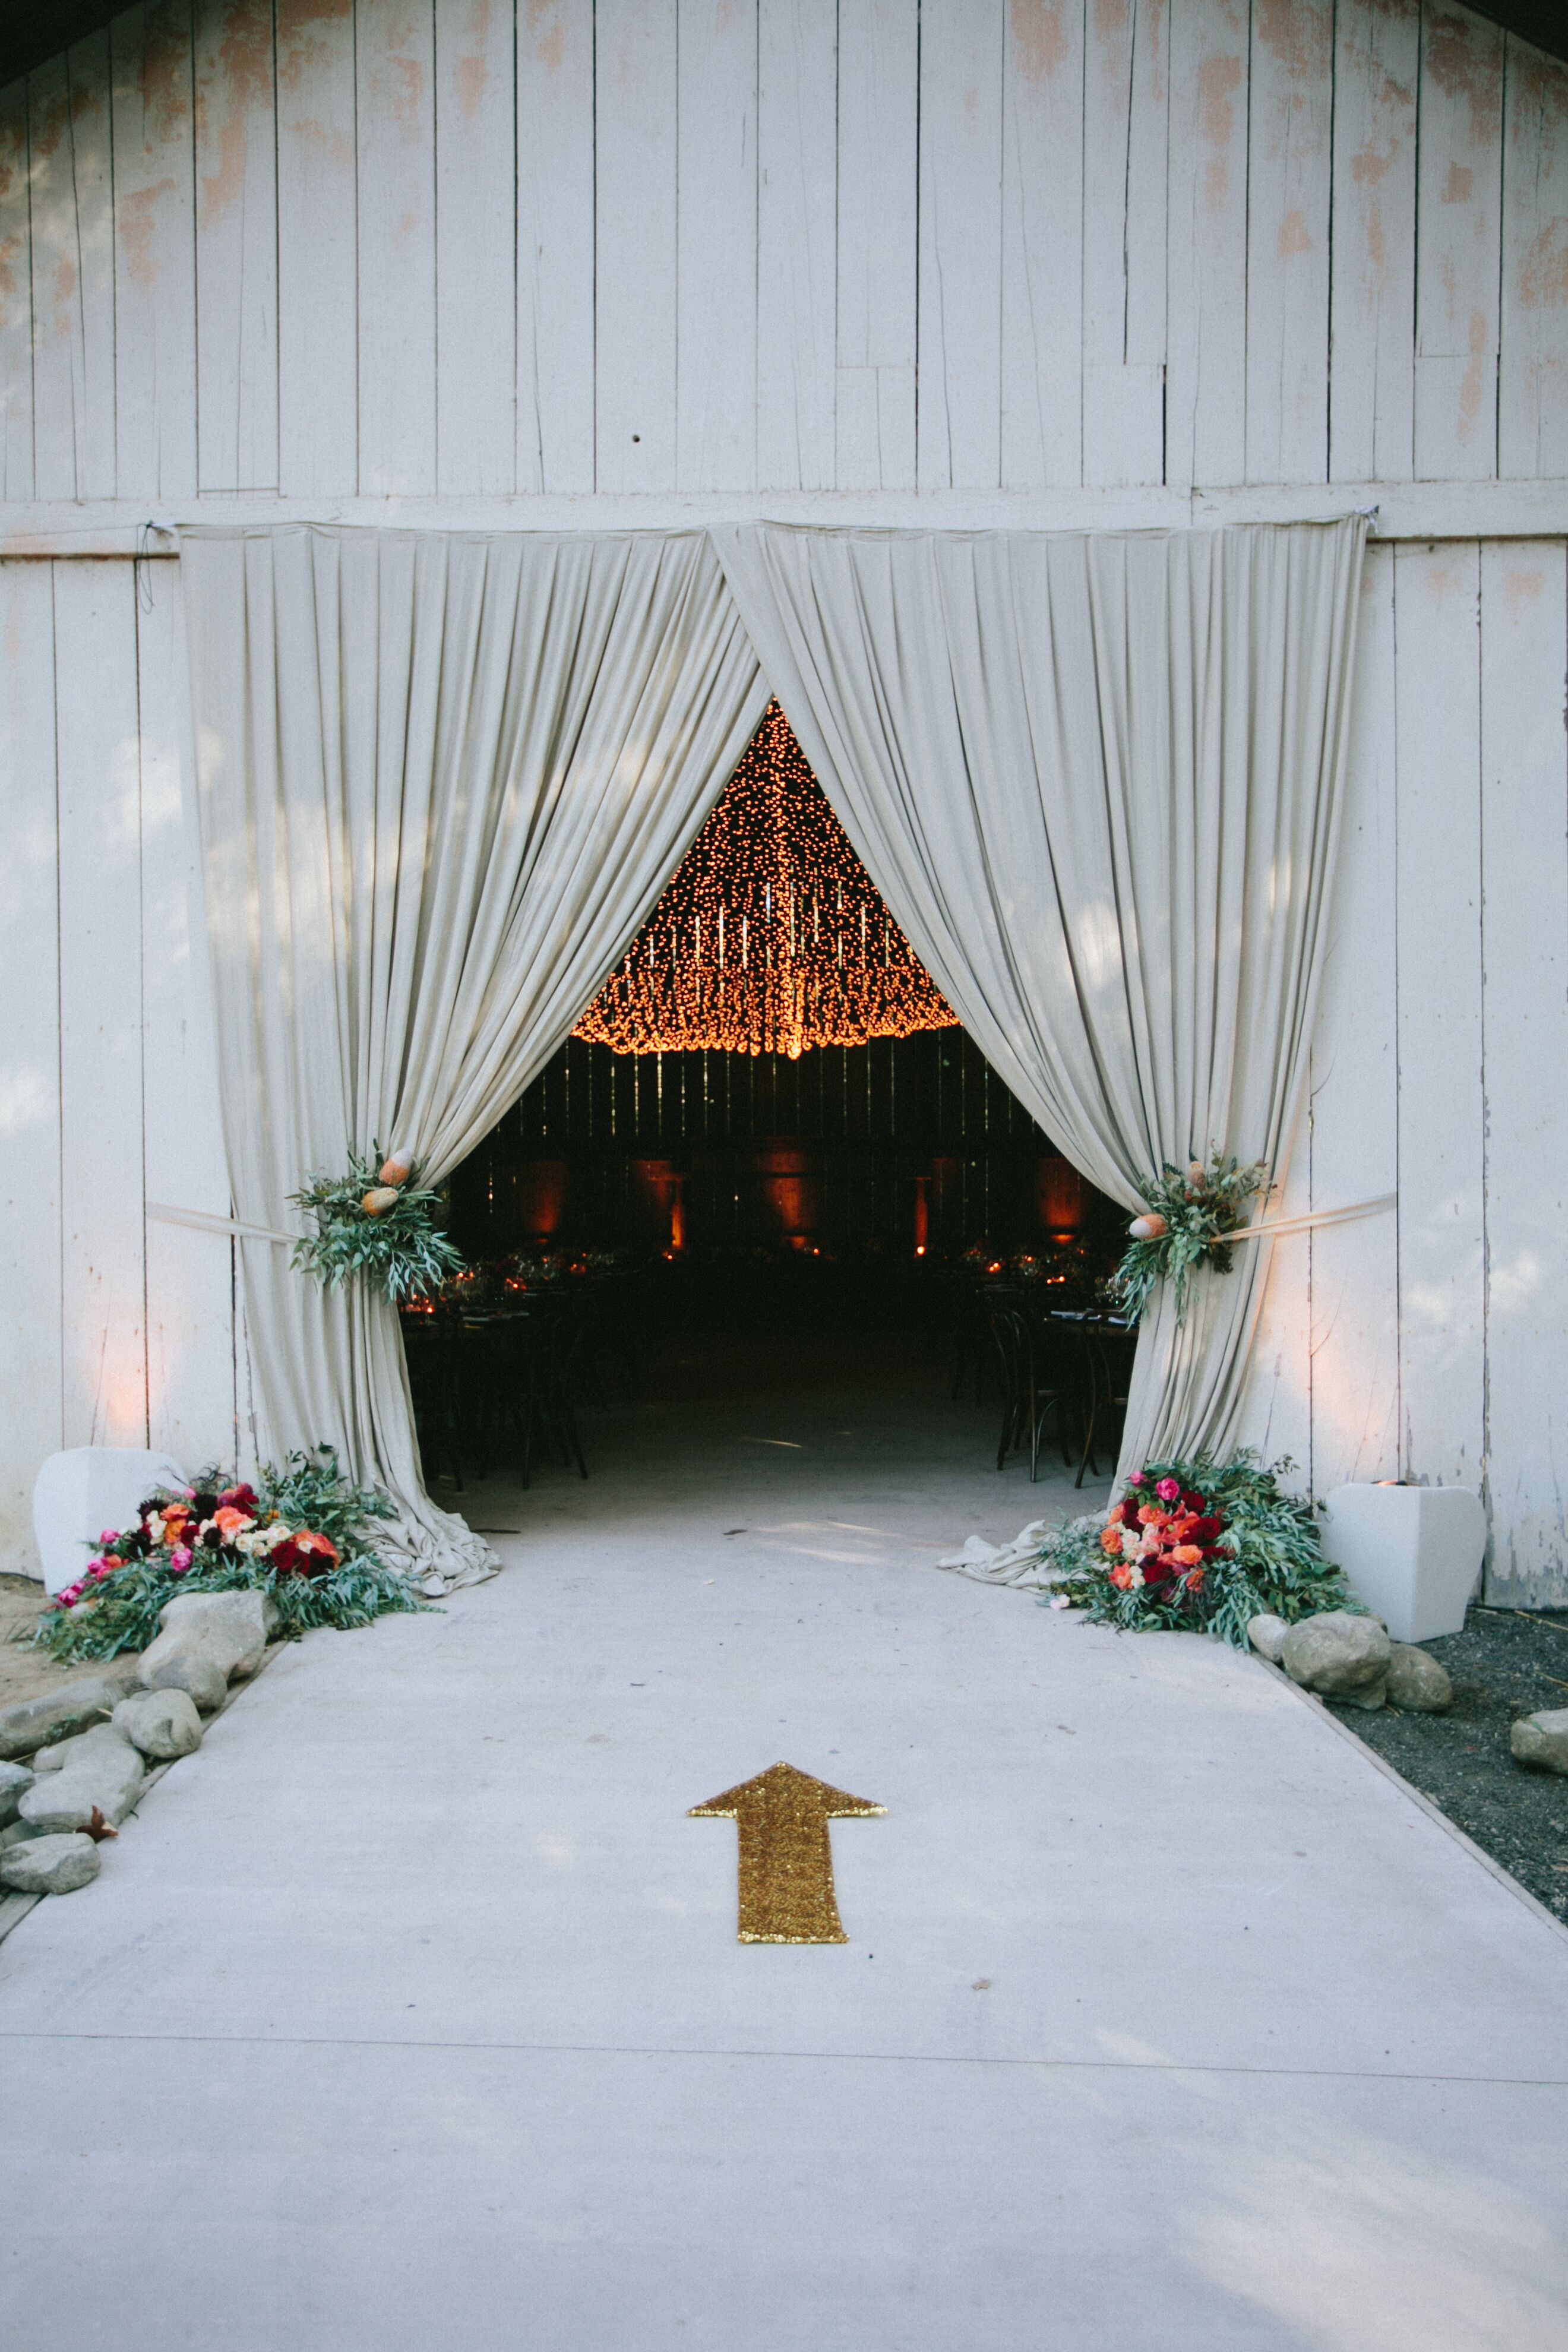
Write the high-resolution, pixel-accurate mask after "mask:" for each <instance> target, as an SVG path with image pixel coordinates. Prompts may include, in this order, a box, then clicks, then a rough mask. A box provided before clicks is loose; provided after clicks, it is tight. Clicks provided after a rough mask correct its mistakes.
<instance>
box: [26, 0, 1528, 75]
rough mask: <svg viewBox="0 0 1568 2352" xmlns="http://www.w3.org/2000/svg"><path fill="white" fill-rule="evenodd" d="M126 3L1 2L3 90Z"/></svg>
mask: <svg viewBox="0 0 1568 2352" xmlns="http://www.w3.org/2000/svg"><path fill="white" fill-rule="evenodd" d="M1467 4H1468V5H1469V6H1470V8H1471V9H1472V10H1473V12H1474V14H1475V15H1477V16H1486V17H1489V18H1490V20H1491V22H1492V23H1493V24H1495V25H1501V26H1504V27H1505V29H1506V30H1507V31H1509V32H1510V33H1517V34H1518V35H1520V37H1521V38H1522V39H1524V40H1527V41H1530V42H1532V43H1533V44H1534V46H1535V47H1537V48H1539V49H1544V50H1545V51H1546V53H1547V55H1548V56H1549V57H1554V58H1565V59H1568V8H1565V7H1564V5H1563V0H1467ZM124 6H125V0H110V5H104V0H0V89H4V88H5V86H6V85H7V84H8V83H11V82H13V81H16V79H18V78H19V77H20V76H21V75H23V74H25V73H29V72H31V70H32V69H33V68H34V67H35V66H41V65H45V64H47V61H48V60H49V58H54V57H58V56H59V54H60V52H61V51H62V50H64V49H68V48H69V47H70V45H71V43H72V42H73V41H79V40H80V39H82V37H84V35H86V34H88V33H96V32H99V31H100V30H101V29H102V27H103V26H105V25H107V24H108V23H109V21H110V17H112V16H118V15H119V14H120V13H121V10H122V9H123V7H124Z"/></svg>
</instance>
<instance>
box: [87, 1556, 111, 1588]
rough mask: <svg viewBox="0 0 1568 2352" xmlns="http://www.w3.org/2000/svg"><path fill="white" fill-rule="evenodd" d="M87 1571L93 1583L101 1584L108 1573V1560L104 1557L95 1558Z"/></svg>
mask: <svg viewBox="0 0 1568 2352" xmlns="http://www.w3.org/2000/svg"><path fill="white" fill-rule="evenodd" d="M87 1572H88V1574H89V1576H90V1577H91V1579H92V1580H93V1582H94V1583H95V1584H101V1583H102V1582H103V1580H104V1578H105V1577H106V1576H107V1575H108V1574H109V1562H108V1561H107V1560H106V1559H95V1560H94V1561H93V1563H92V1566H91V1567H90V1568H89V1570H88V1571H87Z"/></svg>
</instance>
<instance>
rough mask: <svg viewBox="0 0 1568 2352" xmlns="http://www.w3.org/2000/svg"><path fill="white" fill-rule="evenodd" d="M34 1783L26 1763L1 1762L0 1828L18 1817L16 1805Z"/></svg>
mask: <svg viewBox="0 0 1568 2352" xmlns="http://www.w3.org/2000/svg"><path fill="white" fill-rule="evenodd" d="M32 1785H33V1776H32V1774H31V1773H30V1772H29V1771H28V1769H27V1768H26V1765H25V1764H0V1829H3V1828H4V1827H5V1823H6V1822H14V1821H15V1820H16V1807H17V1805H18V1803H19V1802H20V1801H21V1800H22V1799H23V1798H24V1797H25V1796H26V1793H27V1791H28V1790H29V1789H30V1788H31V1787H32Z"/></svg>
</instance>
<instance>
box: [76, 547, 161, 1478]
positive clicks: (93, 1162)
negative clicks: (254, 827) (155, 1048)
mask: <svg viewBox="0 0 1568 2352" xmlns="http://www.w3.org/2000/svg"><path fill="white" fill-rule="evenodd" d="M52 568H53V572H54V603H55V644H56V652H57V670H56V677H57V686H58V690H57V696H56V709H55V726H56V732H57V741H58V780H59V903H60V921H61V933H60V967H59V968H60V1027H59V1068H60V1228H61V1241H62V1251H63V1266H62V1286H61V1288H62V1323H63V1347H62V1354H63V1367H62V1373H63V1421H64V1441H63V1442H64V1443H65V1444H67V1445H145V1444H146V1443H147V1349H146V1325H145V1315H146V1271H145V1263H144V1256H143V1247H142V1182H141V1171H142V916H141V898H142V872H141V866H142V856H141V850H142V844H141V806H140V802H141V789H140V776H139V766H138V740H137V711H136V605H135V589H134V585H133V580H132V566H131V565H130V564H127V563H122V562H71V563H57V564H56V565H54V566H53V567H52ZM176 1116H177V1117H179V1118H182V1119H183V1118H186V1117H188V1110H187V1108H186V1107H185V1106H184V1105H183V1104H182V1105H181V1106H180V1108H179V1110H178V1112H177V1113H176ZM106 1136H112V1137H113V1138H114V1145H113V1150H114V1154H115V1157H116V1159H117V1160H118V1161H119V1162H120V1164H121V1167H122V1168H124V1169H125V1170H127V1171H131V1173H130V1176H129V1181H119V1182H115V1183H106V1182H105V1181H104V1149H105V1146H104V1139H105V1137H106Z"/></svg>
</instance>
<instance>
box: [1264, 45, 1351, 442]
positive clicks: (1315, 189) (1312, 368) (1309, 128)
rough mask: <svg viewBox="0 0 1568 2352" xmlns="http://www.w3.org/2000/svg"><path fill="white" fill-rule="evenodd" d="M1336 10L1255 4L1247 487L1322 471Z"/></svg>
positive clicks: (1326, 409) (1326, 406) (1326, 392)
mask: <svg viewBox="0 0 1568 2352" xmlns="http://www.w3.org/2000/svg"><path fill="white" fill-rule="evenodd" d="M1333 105H1334V100H1333V8H1332V5H1331V0H1258V5H1257V7H1256V9H1255V10H1254V15H1253V40H1252V92H1251V106H1250V110H1249V115H1250V121H1249V128H1248V152H1247V480H1248V481H1249V482H1321V481H1325V480H1326V479H1327V478H1328V471H1329V224H1330V153H1329V148H1330V126H1331V122H1332V120H1333Z"/></svg>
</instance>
